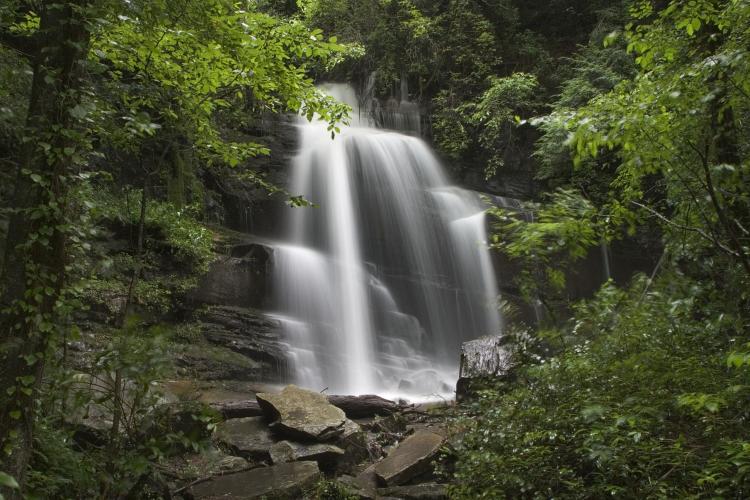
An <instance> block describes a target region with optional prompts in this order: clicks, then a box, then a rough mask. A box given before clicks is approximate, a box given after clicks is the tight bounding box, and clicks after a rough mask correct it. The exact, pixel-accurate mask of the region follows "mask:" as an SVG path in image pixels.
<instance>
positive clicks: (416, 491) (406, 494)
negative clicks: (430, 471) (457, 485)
mask: <svg viewBox="0 0 750 500" xmlns="http://www.w3.org/2000/svg"><path fill="white" fill-rule="evenodd" d="M383 497H394V498H400V499H402V500H448V492H447V490H446V488H445V485H443V484H437V483H425V484H414V485H411V486H396V487H393V488H379V489H378V498H383Z"/></svg>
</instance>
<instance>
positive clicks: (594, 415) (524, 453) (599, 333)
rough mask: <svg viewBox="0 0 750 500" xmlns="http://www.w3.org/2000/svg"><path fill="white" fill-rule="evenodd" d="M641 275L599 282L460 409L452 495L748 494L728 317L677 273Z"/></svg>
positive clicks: (741, 400)
mask: <svg viewBox="0 0 750 500" xmlns="http://www.w3.org/2000/svg"><path fill="white" fill-rule="evenodd" d="M647 286H648V280H646V279H645V278H644V279H639V280H636V281H635V282H634V284H633V285H632V287H631V288H630V289H628V290H619V289H616V288H615V287H613V286H611V285H606V286H605V287H604V288H603V289H602V290H601V292H600V293H599V294H598V296H597V297H596V298H595V299H593V300H592V301H590V302H588V303H584V304H581V305H579V306H578V308H577V310H576V314H575V317H574V319H573V320H571V323H570V324H569V326H568V327H567V328H564V329H561V330H560V331H559V332H557V335H553V336H547V337H545V341H544V342H543V343H546V347H547V348H550V343H552V346H551V347H552V349H553V351H555V352H557V353H558V354H557V355H554V356H541V361H540V362H538V363H536V364H529V365H527V366H526V367H525V368H524V369H522V370H521V371H520V373H519V376H518V378H517V381H516V382H515V383H514V384H512V385H510V386H509V385H507V384H506V385H505V386H498V387H496V388H494V389H489V390H486V391H484V392H483V393H482V395H481V397H480V398H479V399H478V400H476V401H475V402H474V403H473V404H472V405H471V406H470V407H469V408H468V409H467V413H466V415H465V416H463V417H462V418H459V419H458V420H457V421H456V426H457V429H458V430H460V432H461V433H462V434H463V436H464V439H463V441H462V444H461V445H460V446H459V448H458V457H459V460H458V464H457V469H456V475H455V481H454V484H453V485H452V486H451V493H452V495H453V496H455V497H456V498H604V497H612V496H615V497H623V498H648V497H660V498H663V497H668V498H698V497H712V498H715V497H725V498H741V497H747V495H748V494H750V480H749V478H748V476H747V472H748V471H750V467H749V465H750V463H749V462H748V458H749V457H750V436H748V432H747V417H748V416H749V415H750V400H749V399H748V395H749V394H750V371H748V369H747V366H745V359H750V356H748V357H747V358H745V356H747V355H746V354H745V353H743V352H735V346H738V345H744V343H745V342H746V341H747V338H746V335H747V334H746V332H743V326H742V322H741V320H740V319H739V318H740V317H741V316H740V314H739V313H738V311H733V310H732V309H731V307H725V305H724V304H722V303H720V302H718V303H717V302H709V299H710V295H711V292H710V291H709V290H706V289H703V288H702V287H700V286H698V285H697V284H696V283H695V282H692V281H689V280H687V279H684V278H681V277H680V276H679V275H677V274H670V275H669V276H668V278H665V279H664V280H663V281H660V282H659V283H658V284H657V285H655V286H653V287H652V288H651V289H649V290H646V287H647ZM731 353H733V354H731ZM532 354H533V353H532ZM730 354H731V356H730ZM525 358H526V359H527V360H528V359H533V358H534V356H526V357H525ZM728 362H729V365H730V366H731V367H729V368H728Z"/></svg>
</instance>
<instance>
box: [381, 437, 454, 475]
mask: <svg viewBox="0 0 750 500" xmlns="http://www.w3.org/2000/svg"><path fill="white" fill-rule="evenodd" d="M444 441H445V438H444V437H443V436H441V435H439V434H435V433H434V432H430V431H426V430H421V431H417V432H416V433H415V434H412V435H411V436H409V437H408V438H406V439H405V440H404V441H403V442H402V443H401V444H399V445H398V446H397V447H396V448H395V449H394V450H393V451H391V452H390V453H389V454H388V456H387V457H385V458H384V459H383V460H381V461H380V462H378V463H377V464H375V475H376V477H377V479H378V482H379V483H380V484H381V485H385V486H399V485H402V484H404V483H407V482H408V481H410V480H411V479H413V478H415V477H417V476H421V475H422V474H425V473H427V472H430V470H431V467H432V466H431V462H432V459H433V458H435V456H436V455H437V453H438V451H439V450H440V447H441V446H442V445H443V442H444Z"/></svg>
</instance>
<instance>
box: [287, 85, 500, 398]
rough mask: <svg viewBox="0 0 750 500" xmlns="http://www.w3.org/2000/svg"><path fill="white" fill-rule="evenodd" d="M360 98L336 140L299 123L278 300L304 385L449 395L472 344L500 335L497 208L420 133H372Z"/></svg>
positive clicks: (339, 90) (343, 89)
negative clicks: (301, 203)
mask: <svg viewBox="0 0 750 500" xmlns="http://www.w3.org/2000/svg"><path fill="white" fill-rule="evenodd" d="M326 91H327V92H329V93H330V94H331V95H333V96H334V97H336V98H337V99H339V100H341V101H344V102H346V103H347V104H349V105H351V106H352V107H353V108H354V109H353V113H352V116H353V120H352V121H353V125H352V126H351V127H347V128H345V129H342V131H341V134H339V135H338V136H337V137H336V138H335V139H331V137H330V133H329V132H328V131H327V130H326V126H325V124H323V123H319V122H312V123H307V122H305V123H304V124H300V126H299V130H300V136H301V146H300V151H299V153H298V154H297V156H296V157H295V158H294V160H293V165H292V175H291V184H290V190H291V192H292V193H293V194H301V195H303V196H304V197H305V198H306V199H307V200H309V201H311V202H312V203H314V204H315V206H314V207H312V208H310V207H305V208H289V209H288V212H287V214H286V222H287V224H288V236H287V239H286V242H285V243H284V244H282V245H280V246H279V247H278V248H277V250H276V252H275V262H274V297H275V303H276V307H277V311H278V312H277V314H276V317H277V318H278V319H279V320H280V321H281V323H282V326H283V328H284V332H285V334H286V342H287V344H288V346H289V356H290V362H291V365H292V366H293V367H294V374H293V377H294V382H295V383H297V384H299V385H302V386H305V387H309V388H311V389H315V390H323V389H325V388H328V389H329V392H331V393H344V394H364V393H378V394H383V395H399V396H400V395H405V396H412V397H428V396H435V395H442V396H446V395H449V394H450V393H451V392H452V390H453V384H454V383H455V380H456V378H457V376H458V360H459V352H460V345H461V343H463V342H465V341H467V340H471V339H474V338H477V337H480V336H482V335H489V334H499V333H500V332H501V329H502V322H501V318H500V315H499V313H498V310H497V296H498V290H497V285H496V278H495V274H494V270H493V267H492V261H491V258H490V255H489V252H488V250H487V248H486V242H485V241H484V240H485V238H486V231H485V216H484V210H485V208H486V207H485V206H484V204H483V202H482V200H481V199H480V198H479V196H478V195H476V194H475V193H473V192H470V191H466V190H462V189H459V188H457V187H455V186H452V185H451V184H450V182H449V181H448V179H447V177H446V175H445V173H444V172H443V170H442V167H441V165H440V163H439V162H438V160H437V159H436V157H435V156H434V154H433V153H432V152H431V151H430V149H429V147H428V146H427V145H426V144H425V143H424V142H423V141H422V140H420V139H418V138H416V137H412V136H407V135H402V134H399V133H395V132H389V131H386V130H381V129H376V128H372V127H371V126H370V124H371V122H370V121H369V120H368V119H360V114H359V109H358V106H357V102H358V101H357V96H356V94H355V93H354V91H353V90H352V89H351V87H349V86H347V85H329V86H327V87H326Z"/></svg>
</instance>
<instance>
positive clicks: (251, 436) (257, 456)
mask: <svg viewBox="0 0 750 500" xmlns="http://www.w3.org/2000/svg"><path fill="white" fill-rule="evenodd" d="M216 437H217V439H218V440H219V441H220V442H221V443H223V444H224V445H226V446H227V447H228V448H229V449H230V450H232V452H233V453H235V454H237V455H239V456H241V457H246V458H250V459H253V460H267V459H268V458H269V457H270V449H271V447H272V446H273V445H274V444H275V443H276V440H275V439H274V438H273V435H272V434H271V431H270V429H269V428H268V425H267V424H266V422H265V421H264V420H263V417H245V418H233V419H230V420H227V421H225V422H222V423H220V424H219V426H218V427H217V429H216Z"/></svg>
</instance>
